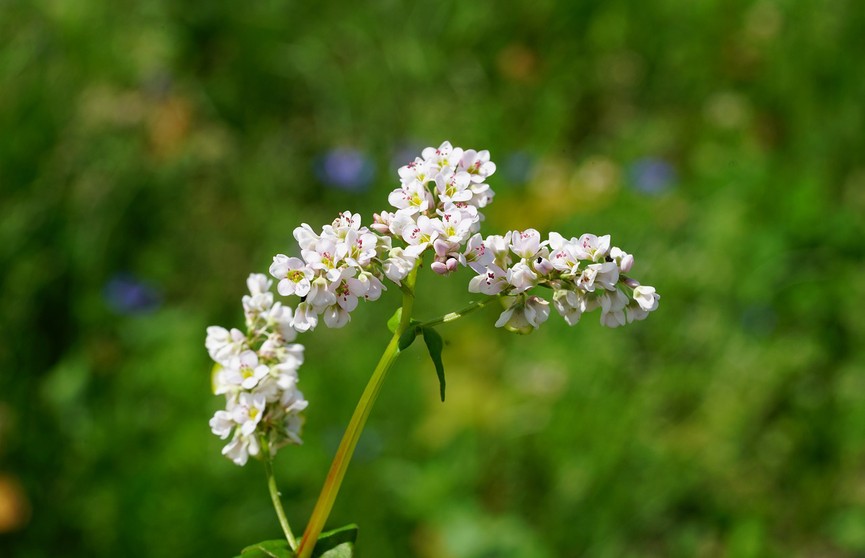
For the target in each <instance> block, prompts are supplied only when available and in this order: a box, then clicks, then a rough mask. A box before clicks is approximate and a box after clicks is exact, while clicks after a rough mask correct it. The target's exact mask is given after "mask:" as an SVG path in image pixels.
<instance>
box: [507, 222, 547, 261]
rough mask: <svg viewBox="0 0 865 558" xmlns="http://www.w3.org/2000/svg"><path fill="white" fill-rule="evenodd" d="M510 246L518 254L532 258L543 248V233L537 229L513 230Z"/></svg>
mask: <svg viewBox="0 0 865 558" xmlns="http://www.w3.org/2000/svg"><path fill="white" fill-rule="evenodd" d="M510 248H511V250H513V252H514V254H516V255H517V256H519V257H521V258H526V259H532V258H533V257H534V255H535V254H537V253H538V250H540V248H541V233H539V232H538V231H536V230H535V229H526V230H524V231H513V232H512V233H511V246H510Z"/></svg>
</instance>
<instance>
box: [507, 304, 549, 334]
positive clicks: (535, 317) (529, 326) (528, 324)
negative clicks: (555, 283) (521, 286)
mask: <svg viewBox="0 0 865 558" xmlns="http://www.w3.org/2000/svg"><path fill="white" fill-rule="evenodd" d="M505 300H506V304H508V305H509V306H508V307H507V309H506V310H505V311H504V312H502V314H501V316H499V319H498V321H496V327H503V328H505V329H506V330H508V331H512V332H514V333H520V334H523V335H525V334H528V333H531V332H532V331H534V330H535V329H537V328H538V327H540V325H541V324H542V323H544V322H545V321H547V318H549V317H550V303H549V302H547V301H546V300H544V299H542V298H539V297H537V296H525V295H523V296H518V297H507V298H506V299H505Z"/></svg>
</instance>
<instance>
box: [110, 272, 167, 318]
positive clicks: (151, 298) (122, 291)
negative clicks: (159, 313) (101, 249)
mask: <svg viewBox="0 0 865 558" xmlns="http://www.w3.org/2000/svg"><path fill="white" fill-rule="evenodd" d="M103 296H104V297H105V302H106V303H107V304H108V306H109V307H110V308H111V309H112V310H113V311H114V312H116V313H118V314H143V313H145V312H151V311H153V310H155V309H156V308H158V307H159V305H160V303H161V302H162V297H161V296H160V294H159V292H158V291H157V290H156V289H155V288H154V287H153V286H151V285H149V284H147V283H145V282H143V281H140V280H138V279H136V278H135V277H133V276H132V275H130V274H128V273H118V274H117V275H115V276H114V277H112V278H111V279H110V280H109V281H108V283H106V284H105V290H104V292H103Z"/></svg>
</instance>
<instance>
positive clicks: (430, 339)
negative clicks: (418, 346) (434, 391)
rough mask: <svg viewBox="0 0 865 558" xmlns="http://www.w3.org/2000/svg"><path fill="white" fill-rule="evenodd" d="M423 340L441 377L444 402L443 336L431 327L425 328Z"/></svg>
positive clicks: (440, 386) (440, 387)
mask: <svg viewBox="0 0 865 558" xmlns="http://www.w3.org/2000/svg"><path fill="white" fill-rule="evenodd" d="M423 340H424V342H425V343H426V348H427V350H428V351H429V356H430V358H431V359H432V361H433V364H435V367H436V375H437V376H438V377H439V391H440V392H441V397H442V403H444V400H445V383H446V382H445V367H444V364H442V349H443V348H444V341H442V336H441V335H439V333H438V332H437V331H436V330H434V329H433V328H431V327H425V328H423Z"/></svg>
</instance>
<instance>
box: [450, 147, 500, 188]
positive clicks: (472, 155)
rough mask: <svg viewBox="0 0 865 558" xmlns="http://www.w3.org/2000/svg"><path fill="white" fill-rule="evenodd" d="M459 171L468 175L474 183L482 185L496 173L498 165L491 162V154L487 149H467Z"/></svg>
mask: <svg viewBox="0 0 865 558" xmlns="http://www.w3.org/2000/svg"><path fill="white" fill-rule="evenodd" d="M458 169H459V170H460V171H463V172H465V173H468V175H469V176H470V177H471V181H472V182H473V183H475V184H480V183H482V182H484V181H485V180H486V179H487V177H489V176H491V175H492V174H493V173H494V172H496V164H495V163H493V162H492V161H490V152H489V151H487V150H486V149H484V150H482V151H475V150H474V149H467V150H466V151H465V153H463V156H462V159H460V162H459V165H458Z"/></svg>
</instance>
